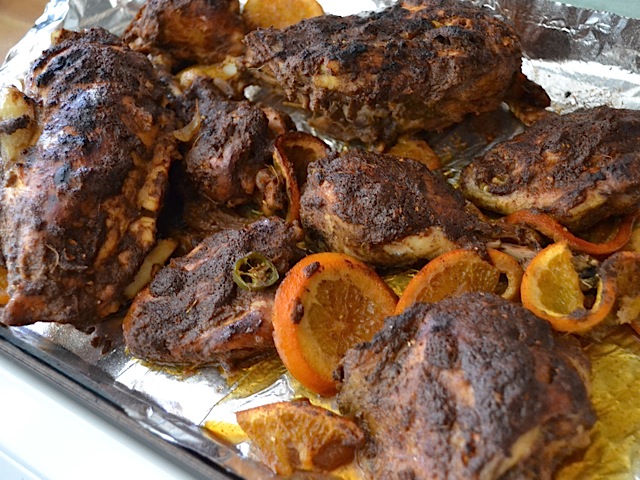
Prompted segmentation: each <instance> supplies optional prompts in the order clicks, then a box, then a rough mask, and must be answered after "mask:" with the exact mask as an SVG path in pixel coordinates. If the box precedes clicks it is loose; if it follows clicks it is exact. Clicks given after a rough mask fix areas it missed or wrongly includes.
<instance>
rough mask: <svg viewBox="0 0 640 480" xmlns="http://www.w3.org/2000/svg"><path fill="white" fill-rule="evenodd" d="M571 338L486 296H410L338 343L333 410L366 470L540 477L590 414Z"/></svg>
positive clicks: (394, 475) (585, 426) (571, 448)
mask: <svg viewBox="0 0 640 480" xmlns="http://www.w3.org/2000/svg"><path fill="white" fill-rule="evenodd" d="M587 373H588V361H587V359H586V357H585V356H584V354H583V353H582V351H581V350H580V349H579V347H578V346H577V345H575V344H572V343H568V341H565V340H564V339H561V338H559V337H555V336H554V334H553V332H552V330H551V327H550V326H549V324H548V323H547V322H545V321H543V320H540V319H538V318H537V317H535V316H534V315H533V314H531V313H530V312H528V311H527V310H525V309H524V308H522V307H521V306H519V305H517V304H514V303H511V302H508V301H506V300H504V299H502V298H500V297H498V296H495V295H493V294H485V293H468V294H465V295H463V296H460V297H457V298H451V299H448V300H444V301H442V302H439V303H435V304H416V305H414V306H413V307H411V308H409V309H408V310H407V311H405V313H403V314H402V315H399V316H396V317H391V318H390V319H388V320H387V322H386V324H385V327H384V329H383V330H382V331H381V332H380V333H379V334H377V335H376V336H375V337H374V339H373V340H372V341H371V342H370V343H364V344H360V345H358V346H356V347H355V348H353V349H351V350H350V351H348V352H347V354H346V356H345V358H344V360H343V362H342V364H341V367H339V368H338V371H337V372H336V376H337V378H338V380H339V382H340V384H339V387H340V391H339V394H338V397H337V401H338V405H339V407H340V410H341V412H342V413H344V414H345V415H346V416H348V417H351V418H354V419H355V420H356V422H357V423H358V424H359V425H360V426H361V427H362V428H363V429H364V430H365V434H366V436H367V446H366V448H365V449H364V450H362V451H361V452H359V456H358V459H359V463H360V464H361V466H362V467H363V468H364V469H365V471H366V472H367V473H368V474H369V475H370V478H385V479H408V478H411V479H445V478H446V479H453V478H455V479H494V478H514V479H515V478H519V479H522V478H535V479H550V478H552V474H553V472H554V470H555V469H556V467H557V466H558V463H559V462H560V461H561V460H562V459H563V458H565V457H567V456H569V455H571V454H572V453H573V452H575V451H576V450H577V449H582V448H584V447H586V446H587V445H588V443H589V430H590V428H591V427H592V426H593V424H594V422H595V414H594V412H593V410H592V406H591V404H590V400H589V395H588V390H587V387H586V386H585V383H584V378H585V377H586V376H587Z"/></svg>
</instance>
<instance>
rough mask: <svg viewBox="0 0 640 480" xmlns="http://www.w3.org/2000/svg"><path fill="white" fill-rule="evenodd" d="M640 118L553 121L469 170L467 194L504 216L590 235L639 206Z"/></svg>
mask: <svg viewBox="0 0 640 480" xmlns="http://www.w3.org/2000/svg"><path fill="white" fill-rule="evenodd" d="M638 138H640V112H638V111H635V110H624V109H614V108H610V107H606V106H603V107H597V108H593V109H585V110H580V111H576V112H573V113H569V114H566V115H548V116H547V117H545V118H544V119H542V120H540V121H539V122H538V123H537V124H536V125H534V126H533V127H531V128H530V129H528V130H527V131H525V132H524V133H522V134H520V135H517V136H516V137H514V138H513V139H511V140H508V141H506V142H503V143H501V144H498V145H497V146H495V147H494V148H493V149H491V150H490V151H489V152H488V153H486V154H485V155H484V156H482V157H480V158H477V159H475V160H474V161H473V162H472V163H471V164H470V165H468V166H467V167H466V168H465V170H464V171H463V173H462V176H461V182H460V185H461V188H462V191H463V192H464V194H465V196H466V197H467V198H468V199H470V200H471V201H472V202H473V203H475V204H476V205H478V206H479V207H480V208H485V209H488V210H492V211H495V212H499V213H504V214H508V213H512V212H515V211H518V210H525V209H535V210H537V211H539V212H543V213H547V214H549V215H550V216H552V217H553V218H555V219H556V220H557V221H559V222H560V223H562V224H563V225H565V226H566V227H568V228H570V229H575V230H578V231H579V230H584V229H586V228H589V227H590V226H592V225H594V224H595V223H597V222H599V221H601V220H603V219H605V218H607V217H609V216H614V215H624V214H627V213H631V212H633V211H634V210H637V209H638V206H640V168H639V167H638V165H639V162H640V153H639V152H638V149H637V140H638Z"/></svg>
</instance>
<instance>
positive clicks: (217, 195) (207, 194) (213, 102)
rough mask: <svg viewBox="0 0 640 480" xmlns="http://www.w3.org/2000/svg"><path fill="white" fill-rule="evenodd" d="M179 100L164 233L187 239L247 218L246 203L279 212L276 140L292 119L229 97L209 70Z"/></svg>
mask: <svg viewBox="0 0 640 480" xmlns="http://www.w3.org/2000/svg"><path fill="white" fill-rule="evenodd" d="M177 100H178V101H177V102H176V104H177V105H178V109H177V111H178V112H179V115H178V116H179V118H180V119H181V121H182V123H183V124H186V125H185V126H184V127H183V128H182V129H181V130H180V131H179V134H178V136H179V137H180V139H181V140H182V143H181V148H182V151H183V156H184V161H183V162H180V163H179V164H176V165H175V168H174V169H173V170H172V172H171V181H172V184H171V187H172V188H171V190H170V195H171V203H170V205H168V207H169V208H168V210H169V211H168V212H166V213H168V214H165V215H164V217H163V218H164V219H168V220H169V225H170V226H169V228H170V233H169V235H171V236H173V237H175V236H176V235H177V236H179V237H180V240H181V244H183V246H188V244H189V243H193V242H194V241H195V242H196V243H198V242H199V241H201V240H203V239H204V237H206V236H209V235H211V234H213V233H215V232H217V231H220V230H222V229H225V228H238V227H240V226H241V225H246V224H248V223H251V221H254V220H255V219H256V215H255V213H254V214H250V213H251V210H253V211H262V212H263V213H264V214H265V215H271V214H274V213H280V211H281V210H283V208H284V203H285V199H286V189H285V184H284V181H282V180H281V179H279V178H278V175H277V172H276V169H274V166H273V151H274V141H275V139H276V138H277V137H278V136H279V135H282V134H283V133H286V132H288V131H289V130H290V129H294V128H295V125H294V124H293V122H292V121H291V119H290V118H289V117H288V116H287V115H286V114H284V113H282V112H280V111H278V110H275V109H273V108H271V107H259V106H257V105H254V104H250V103H248V102H246V101H234V100H229V99H227V98H225V97H224V95H223V94H222V93H221V92H220V91H219V90H218V89H217V87H216V86H215V84H214V82H213V80H212V79H210V78H207V77H198V78H197V79H195V80H194V81H193V83H192V84H191V85H190V87H189V88H188V89H187V91H186V92H184V94H183V95H181V96H180V97H178V99H177ZM236 207H244V208H240V209H239V208H236ZM185 241H186V243H185ZM192 246H195V244H193V245H192ZM183 250H184V249H183ZM184 253H187V252H186V251H185V252H184Z"/></svg>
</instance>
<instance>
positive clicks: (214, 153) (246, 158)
mask: <svg viewBox="0 0 640 480" xmlns="http://www.w3.org/2000/svg"><path fill="white" fill-rule="evenodd" d="M187 97H190V102H191V103H193V104H194V108H193V115H196V116H198V117H199V126H198V127H197V131H195V132H194V138H193V140H192V141H191V142H190V143H189V144H188V145H187V148H186V153H185V158H184V168H185V172H186V177H187V178H188V181H189V182H190V183H192V184H193V185H194V186H195V188H196V189H197V190H198V192H199V193H200V194H202V195H204V196H206V197H207V198H208V199H209V200H211V201H213V202H214V203H216V204H219V205H224V206H228V207H234V206H237V205H241V204H245V203H248V202H250V201H251V200H253V199H254V198H255V197H256V194H257V186H256V176H257V174H258V172H259V171H260V170H262V169H263V168H265V165H266V164H267V163H269V162H270V160H271V155H272V144H273V135H272V133H271V131H270V130H269V120H268V118H267V116H266V114H265V113H264V112H263V111H262V110H261V109H260V108H258V107H257V106H255V105H252V104H250V103H248V102H244V101H241V102H239V101H233V100H227V99H225V98H223V97H222V96H221V95H220V93H219V92H218V91H217V90H216V88H215V87H214V86H213V84H212V83H211V82H210V81H208V80H201V81H197V82H195V83H194V84H193V85H192V87H191V88H190V89H189V92H187Z"/></svg>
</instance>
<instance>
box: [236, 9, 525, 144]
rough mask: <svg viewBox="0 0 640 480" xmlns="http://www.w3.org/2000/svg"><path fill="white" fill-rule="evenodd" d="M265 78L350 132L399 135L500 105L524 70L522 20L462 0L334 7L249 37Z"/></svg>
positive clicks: (340, 134)
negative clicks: (365, 10) (359, 9)
mask: <svg viewBox="0 0 640 480" xmlns="http://www.w3.org/2000/svg"><path fill="white" fill-rule="evenodd" d="M245 43H246V45H247V53H246V61H247V64H248V65H249V66H250V67H254V68H255V69H256V70H255V73H256V74H257V75H258V77H259V78H262V79H265V80H266V81H267V82H269V83H272V84H277V85H278V86H279V87H280V88H282V89H283V90H284V93H285V94H286V97H287V98H288V100H290V101H293V102H296V103H297V104H300V105H301V106H302V107H303V108H304V109H307V110H308V111H309V112H310V113H311V121H312V123H313V125H314V126H315V127H316V128H317V129H318V130H319V131H322V132H325V133H327V134H329V135H331V136H334V137H335V138H338V139H341V140H346V141H350V140H361V141H363V142H365V143H374V142H380V141H381V142H385V143H388V142H392V141H393V140H394V139H395V138H396V137H397V136H398V135H399V134H401V133H407V132H413V131H417V130H421V129H426V130H434V129H442V128H444V127H447V126H449V125H451V124H453V123H456V122H460V121H461V120H462V119H463V118H464V116H465V115H467V114H471V113H481V112H486V111H490V110H494V109H496V108H497V107H498V106H499V105H500V104H501V102H502V101H503V100H504V98H505V95H506V94H507V92H508V90H509V88H510V86H511V84H512V81H513V79H514V76H515V75H516V74H517V73H518V72H519V71H520V61H521V50H520V42H519V40H518V37H517V34H516V32H515V30H514V28H513V27H512V26H511V25H509V24H507V23H505V22H503V21H501V20H498V19H496V18H494V17H492V15H491V12H490V11H489V10H485V9H482V8H479V7H475V6H473V5H470V4H468V3H465V2H458V1H452V0H407V1H404V2H398V3H397V4H394V5H393V6H390V7H388V8H386V9H385V10H382V11H380V12H375V13H369V14H367V15H352V16H347V17H338V16H333V15H325V16H320V17H314V18H312V19H308V20H304V21H302V22H300V23H298V24H296V25H293V26H291V27H289V28H286V29H283V30H276V29H259V30H256V31H253V32H250V33H249V34H248V35H247V36H246V38H245Z"/></svg>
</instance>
